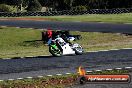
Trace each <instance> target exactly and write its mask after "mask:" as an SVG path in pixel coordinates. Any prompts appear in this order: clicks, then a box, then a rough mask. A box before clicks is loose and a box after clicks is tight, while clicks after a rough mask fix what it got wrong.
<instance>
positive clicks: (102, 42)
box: [0, 27, 132, 58]
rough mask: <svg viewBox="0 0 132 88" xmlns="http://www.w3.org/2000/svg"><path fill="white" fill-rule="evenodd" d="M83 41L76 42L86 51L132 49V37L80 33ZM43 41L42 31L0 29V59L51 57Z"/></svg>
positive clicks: (12, 28) (76, 32)
mask: <svg viewBox="0 0 132 88" xmlns="http://www.w3.org/2000/svg"><path fill="white" fill-rule="evenodd" d="M71 34H81V36H82V39H81V40H78V41H75V42H77V43H79V44H81V45H82V46H83V48H84V49H85V51H86V52H87V51H95V50H107V49H121V48H132V36H124V35H117V34H112V33H96V32H91V33H90V32H78V31H74V32H71ZM36 40H41V31H40V30H32V29H28V28H21V29H18V28H14V27H1V28H0V58H11V57H24V56H40V55H50V53H49V52H48V46H47V45H44V44H43V42H42V41H36Z"/></svg>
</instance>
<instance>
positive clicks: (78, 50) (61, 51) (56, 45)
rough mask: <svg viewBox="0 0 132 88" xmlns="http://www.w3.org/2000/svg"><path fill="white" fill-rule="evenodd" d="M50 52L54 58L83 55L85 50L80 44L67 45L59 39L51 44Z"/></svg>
mask: <svg viewBox="0 0 132 88" xmlns="http://www.w3.org/2000/svg"><path fill="white" fill-rule="evenodd" d="M49 52H50V53H51V54H52V55H53V56H62V55H70V54H76V55H81V54H83V52H84V50H83V48H82V46H80V45H79V44H77V43H75V44H71V43H67V42H65V41H64V40H63V39H62V38H61V37H58V38H56V39H55V40H52V42H51V44H50V45H49Z"/></svg>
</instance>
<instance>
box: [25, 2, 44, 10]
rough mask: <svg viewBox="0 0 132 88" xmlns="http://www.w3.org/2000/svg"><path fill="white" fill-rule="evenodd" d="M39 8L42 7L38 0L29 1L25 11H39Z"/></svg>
mask: <svg viewBox="0 0 132 88" xmlns="http://www.w3.org/2000/svg"><path fill="white" fill-rule="evenodd" d="M41 9H42V6H41V4H40V3H39V1H38V0H32V1H30V3H29V5H28V7H27V11H41Z"/></svg>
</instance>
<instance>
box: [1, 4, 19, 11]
mask: <svg viewBox="0 0 132 88" xmlns="http://www.w3.org/2000/svg"><path fill="white" fill-rule="evenodd" d="M16 11H17V9H16V8H13V7H12V6H10V5H6V4H0V12H16Z"/></svg>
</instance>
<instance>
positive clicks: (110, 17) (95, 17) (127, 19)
mask: <svg viewBox="0 0 132 88" xmlns="http://www.w3.org/2000/svg"><path fill="white" fill-rule="evenodd" d="M7 18H8V17H7ZM11 18H12V17H11ZM18 18H49V20H55V21H85V22H109V23H132V13H122V14H88V15H74V16H67V15H63V16H43V17H42V16H29V17H27V16H25V17H18Z"/></svg>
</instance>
